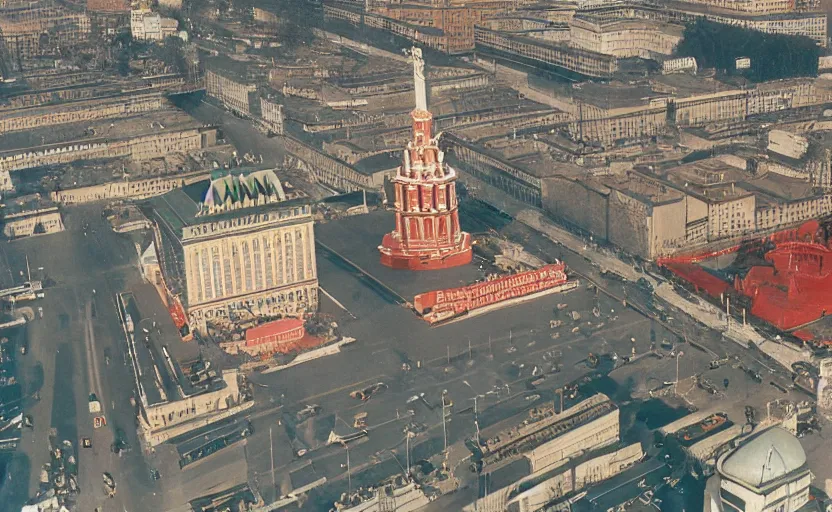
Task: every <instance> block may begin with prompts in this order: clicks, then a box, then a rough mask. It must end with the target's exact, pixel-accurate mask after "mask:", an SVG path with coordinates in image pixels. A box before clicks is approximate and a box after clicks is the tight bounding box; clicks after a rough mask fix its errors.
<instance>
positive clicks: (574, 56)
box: [474, 27, 618, 78]
mask: <svg viewBox="0 0 832 512" xmlns="http://www.w3.org/2000/svg"><path fill="white" fill-rule="evenodd" d="M474 39H475V41H476V46H477V49H478V50H481V51H484V52H487V53H493V54H495V55H498V56H504V57H510V58H513V59H519V60H521V61H523V62H525V63H528V64H530V65H533V66H539V67H540V66H542V67H546V66H551V67H557V68H562V69H565V70H567V71H571V72H573V73H576V74H579V75H583V76H588V77H598V78H609V77H611V76H612V75H613V73H615V72H616V71H618V59H616V58H615V57H613V56H612V55H606V54H603V53H598V52H594V51H590V50H584V49H580V48H573V47H570V46H567V45H565V44H554V43H550V42H548V41H544V40H541V39H536V38H531V37H524V36H518V35H512V34H508V33H503V32H498V31H495V30H489V29H486V28H482V27H476V28H475V29H474Z"/></svg>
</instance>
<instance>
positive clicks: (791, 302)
mask: <svg viewBox="0 0 832 512" xmlns="http://www.w3.org/2000/svg"><path fill="white" fill-rule="evenodd" d="M772 238H773V240H774V241H775V246H774V249H772V250H770V251H769V252H767V253H766V254H765V260H766V261H767V262H768V263H770V264H771V266H755V267H751V269H750V270H749V271H748V274H746V276H745V278H744V279H742V280H741V281H740V280H737V283H736V285H735V286H736V288H737V291H739V292H741V293H743V294H744V295H746V296H748V297H750V298H751V314H753V315H754V316H757V317H759V318H762V319H764V320H766V321H768V322H770V323H772V324H774V325H776V326H777V327H779V328H780V329H793V328H795V327H798V326H800V325H804V324H808V323H810V322H814V321H815V320H817V319H819V318H821V317H823V316H826V314H827V313H832V249H830V244H829V242H828V241H827V240H826V239H825V237H824V236H823V233H822V230H821V229H820V225H819V224H818V223H817V222H816V221H812V222H808V223H806V224H804V225H803V226H801V228H800V229H798V230H794V231H788V232H783V233H779V234H777V235H775V236H774V237H772Z"/></svg>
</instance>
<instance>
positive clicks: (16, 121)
mask: <svg viewBox="0 0 832 512" xmlns="http://www.w3.org/2000/svg"><path fill="white" fill-rule="evenodd" d="M164 103H165V102H164V100H163V99H162V95H161V94H159V93H150V94H133V95H119V96H116V97H111V98H104V99H95V100H81V101H74V102H68V103H64V104H58V105H50V106H46V107H29V108H20V109H14V110H5V111H0V134H2V133H8V132H16V131H21V130H32V129H36V128H42V127H44V126H56V125H61V124H67V123H77V122H83V121H94V120H98V119H110V118H117V117H124V116H129V115H134V114H140V113H143V112H152V111H154V110H160V109H161V108H162V106H163V105H164Z"/></svg>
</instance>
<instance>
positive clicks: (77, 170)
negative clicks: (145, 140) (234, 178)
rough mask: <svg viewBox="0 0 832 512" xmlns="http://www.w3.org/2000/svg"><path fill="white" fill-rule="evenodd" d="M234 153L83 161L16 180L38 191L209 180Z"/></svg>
mask: <svg viewBox="0 0 832 512" xmlns="http://www.w3.org/2000/svg"><path fill="white" fill-rule="evenodd" d="M234 151H236V150H235V148H234V146H230V145H227V144H224V145H221V146H212V147H210V148H206V149H199V150H194V151H189V152H187V153H179V152H177V153H170V154H167V155H165V156H164V157H160V158H154V159H152V160H142V161H134V160H129V159H126V158H115V159H112V158H110V159H105V160H79V161H74V162H69V163H66V164H57V165H50V166H45V167H41V168H40V170H42V171H43V172H35V173H29V172H23V173H15V174H13V175H12V180H13V181H14V182H15V185H17V184H18V181H17V180H18V179H19V180H20V182H21V183H27V184H31V185H34V186H35V188H38V187H47V186H49V185H56V186H57V187H58V188H59V189H61V190H66V189H71V188H76V187H85V186H89V185H99V184H101V183H108V182H114V181H123V180H129V181H137V180H142V179H148V178H158V177H169V176H174V175H176V176H182V177H183V178H188V179H191V178H193V174H194V173H197V174H198V173H199V172H200V171H202V172H204V174H205V176H206V177H207V175H208V173H210V172H211V171H212V170H213V169H214V164H215V163H216V165H217V166H219V167H220V168H221V167H223V166H224V165H226V164H228V163H229V162H231V160H232V158H233V156H232V155H233V153H234Z"/></svg>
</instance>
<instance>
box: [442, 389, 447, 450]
mask: <svg viewBox="0 0 832 512" xmlns="http://www.w3.org/2000/svg"><path fill="white" fill-rule="evenodd" d="M447 394H448V390H447V389H443V390H442V437H443V438H444V440H445V449H444V450H443V452H444V453H445V455H446V456H447V454H448V427H447V426H446V421H445V420H446V415H447V409H445V407H447V405H445V395H447Z"/></svg>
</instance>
